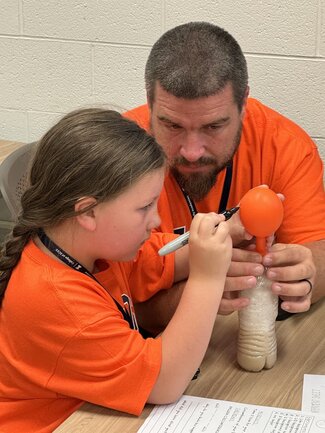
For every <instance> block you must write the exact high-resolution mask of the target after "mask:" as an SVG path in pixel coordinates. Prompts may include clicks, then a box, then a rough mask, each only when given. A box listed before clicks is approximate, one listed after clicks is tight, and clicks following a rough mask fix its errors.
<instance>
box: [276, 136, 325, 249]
mask: <svg viewBox="0 0 325 433" xmlns="http://www.w3.org/2000/svg"><path fill="white" fill-rule="evenodd" d="M293 142H294V143H293V145H292V146H290V148H291V149H292V148H294V149H295V153H293V152H292V151H291V152H289V146H288V150H287V149H286V147H285V146H284V147H283V148H282V158H281V159H282V164H281V167H282V168H281V171H279V177H278V179H279V189H278V190H277V191H276V192H281V193H283V194H284V196H285V200H284V219H283V223H282V225H281V227H280V228H279V230H278V232H277V241H278V242H283V243H299V244H302V243H305V242H312V241H316V240H320V239H324V238H325V193H324V185H323V164H322V160H321V159H320V156H319V153H318V151H317V147H316V145H315V144H314V143H313V142H312V140H311V139H310V138H309V137H308V136H307V135H306V136H302V135H300V136H297V137H295V138H294V139H293Z"/></svg>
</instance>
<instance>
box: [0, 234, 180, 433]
mask: <svg viewBox="0 0 325 433" xmlns="http://www.w3.org/2000/svg"><path fill="white" fill-rule="evenodd" d="M169 238H170V237H169V236H166V239H161V242H162V243H161V244H160V245H157V246H156V247H155V249H157V248H159V247H160V246H162V245H163V244H164V242H167V241H168V240H169ZM134 263H135V262H126V263H109V262H98V268H99V269H100V271H99V272H98V273H96V278H97V280H98V281H99V282H100V283H101V284H102V285H101V284H99V283H97V282H96V281H94V280H93V279H92V278H90V277H88V276H87V275H84V274H82V273H80V272H78V271H76V270H73V269H71V268H69V267H68V266H66V265H65V264H63V263H61V262H58V261H56V260H54V259H53V258H52V257H49V256H48V255H46V254H45V253H44V252H42V251H41V250H40V249H39V248H38V247H37V246H36V245H35V244H34V242H32V241H30V242H29V243H28V244H27V246H26V247H25V249H24V251H23V253H22V257H21V259H20V261H19V263H18V265H17V266H16V267H15V268H14V270H13V273H12V276H11V278H10V281H9V284H8V287H7V290H6V293H5V297H4V300H3V304H2V307H1V309H0V366H1V369H0V370H1V373H0V431H1V433H16V432H17V433H21V432H33V433H49V432H52V431H53V430H54V429H55V428H56V427H57V426H58V425H59V424H61V423H62V422H63V421H64V419H65V418H67V417H68V416H69V415H70V414H71V413H72V412H73V411H75V410H76V409H77V408H78V407H79V406H80V405H81V404H82V403H83V402H84V401H89V402H92V403H95V404H98V405H102V406H106V407H109V408H112V409H116V410H119V411H123V412H128V413H131V414H136V415H139V414H140V413H141V411H142V409H143V406H144V404H145V403H146V401H147V398H148V396H149V394H150V392H151V390H152V388H153V386H154V384H155V382H156V380H157V376H158V374H159V370H160V365H161V357H162V354H161V339H160V338H156V339H153V338H147V339H144V338H143V337H142V336H141V335H140V333H139V332H138V331H136V330H133V329H131V328H130V327H129V324H128V323H127V322H126V320H124V319H123V316H122V314H121V312H120V311H119V310H118V308H117V306H116V304H115V302H114V300H113V299H112V296H113V297H114V299H115V300H116V301H118V302H119V303H120V305H122V306H124V307H125V308H126V309H127V310H128V311H130V312H132V310H133V306H132V296H133V294H136V296H137V298H139V299H142V300H145V299H147V298H148V297H150V296H151V295H152V294H153V293H156V292H157V291H158V290H159V289H160V288H161V287H170V286H171V285H172V283H173V278H174V261H173V258H172V257H171V256H170V257H169V258H168V257H166V258H164V259H162V258H161V257H159V256H158V255H157V254H153V253H152V251H150V248H149V249H148V250H147V251H143V252H141V254H140V256H139V257H138V260H137V267H136V269H135V268H134ZM108 266H109V269H110V270H111V272H107V267H108ZM139 270H140V272H139ZM112 275H114V277H112ZM111 278H114V283H113V284H112V286H111V281H110V279H111ZM105 288H107V290H109V291H110V294H111V295H112V296H111V295H110V294H109V293H108V292H107V291H106V290H105Z"/></svg>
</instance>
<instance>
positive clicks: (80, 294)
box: [0, 109, 232, 433]
mask: <svg viewBox="0 0 325 433" xmlns="http://www.w3.org/2000/svg"><path fill="white" fill-rule="evenodd" d="M164 172H165V157H164V154H163V152H162V150H161V148H160V147H159V146H158V144H157V143H156V142H155V140H154V139H153V138H152V137H150V136H149V135H147V133H146V132H145V131H144V130H142V129H141V128H140V127H138V126H137V125H136V124H135V123H133V122H131V121H129V120H127V119H125V118H123V117H122V116H121V115H120V114H118V113H117V112H114V111H110V110H103V109H83V110H78V111H75V112H72V113H70V114H68V115H66V116H65V117H64V118H63V119H62V120H61V121H59V122H58V123H57V125H55V126H54V127H53V128H51V129H50V131H49V132H48V133H47V134H45V136H44V137H43V138H42V139H41V141H40V142H39V145H38V146H37V151H36V155H35V157H34V160H33V164H32V167H31V172H30V186H29V188H28V189H27V190H26V192H25V193H24V195H23V197H22V200H21V202H22V203H21V204H22V210H21V214H20V216H19V219H18V222H17V224H16V225H15V227H14V228H13V231H12V234H11V235H10V237H9V238H8V240H7V241H6V243H5V244H4V247H3V250H2V256H1V259H0V271H1V276H0V294H1V299H2V306H1V309H0V365H1V379H0V380H1V382H0V430H1V432H3V433H4V432H6V433H7V432H10V433H12V432H22V431H25V432H34V433H45V432H51V431H53V429H55V428H56V427H57V426H58V425H59V424H60V423H62V422H63V421H64V419H65V418H67V417H68V416H69V415H70V414H71V413H72V412H73V411H75V410H76V409H77V408H78V407H79V406H80V405H81V404H82V403H83V402H84V401H89V402H92V403H95V404H99V405H103V406H106V407H109V408H113V409H116V410H120V411H125V412H128V413H131V414H136V415H139V414H140V413H141V411H142V409H143V407H144V405H145V403H147V402H148V403H154V404H165V403H170V402H173V401H175V400H176V399H178V398H179V397H180V396H181V395H182V393H183V392H184V390H185V388H186V386H187V385H188V383H189V382H190V380H191V378H192V377H193V375H194V373H195V371H196V369H197V368H198V366H199V365H200V363H201V361H202V358H203V356H204V354H205V351H206V349H207V345H208V342H209V339H210V336H211V332H212V328H213V324H214V320H215V316H216V314H217V311H218V306H219V303H220V299H221V296H222V292H223V287H224V282H225V277H226V273H227V270H228V267H229V264H230V258H231V248H232V242H231V238H230V236H229V233H228V227H227V225H226V223H224V222H221V221H222V220H223V218H224V217H223V216H220V215H216V214H213V213H211V214H207V215H203V214H198V215H197V216H196V217H195V218H194V220H193V223H192V226H191V236H190V248H189V251H190V253H189V254H190V256H189V264H190V272H189V278H188V281H187V284H186V286H185V289H184V292H183V295H182V298H181V301H180V303H179V306H178V308H177V310H176V313H175V315H174V316H173V318H172V320H171V321H170V323H169V325H168V326H167V327H166V329H165V331H164V332H163V333H162V334H161V335H160V336H159V337H157V338H147V339H144V338H143V337H142V335H141V334H140V333H139V332H138V327H137V322H136V318H135V315H134V312H133V306H132V294H133V293H134V295H135V296H136V297H137V298H138V299H139V298H140V299H143V300H145V299H148V298H149V297H150V296H152V294H153V293H155V292H157V291H158V290H159V289H160V288H162V287H170V286H172V284H173V283H174V282H175V281H178V280H181V279H183V278H184V277H186V276H187V275H188V269H187V266H186V265H185V263H186V262H187V260H185V258H184V255H185V253H184V251H183V250H184V249H183V250H178V251H177V252H176V254H170V255H168V256H165V257H164V258H161V257H159V256H158V254H157V253H156V251H154V252H153V251H152V250H150V251H149V250H148V249H147V248H143V249H142V250H141V253H140V254H139V255H138V257H137V262H136V266H135V261H134V259H135V257H136V255H137V251H138V249H139V248H140V247H141V245H142V244H143V243H144V242H145V241H146V239H147V238H148V237H149V235H150V232H151V230H152V229H153V228H154V227H156V226H158V225H159V223H160V219H159V216H158V214H157V200H158V196H159V193H160V190H161V188H162V185H163V180H164ZM219 222H221V223H220V224H219V226H218V228H217V229H215V225H216V224H218V223H219ZM172 237H173V235H170V236H169V235H162V238H161V241H160V244H159V245H157V249H158V248H160V247H161V246H162V245H163V244H164V243H166V242H167V241H169V240H171V238H172ZM147 250H148V251H147ZM216 264H217V266H216ZM108 269H109V272H108ZM109 275H114V279H112V278H111V277H109ZM113 281H114V283H113Z"/></svg>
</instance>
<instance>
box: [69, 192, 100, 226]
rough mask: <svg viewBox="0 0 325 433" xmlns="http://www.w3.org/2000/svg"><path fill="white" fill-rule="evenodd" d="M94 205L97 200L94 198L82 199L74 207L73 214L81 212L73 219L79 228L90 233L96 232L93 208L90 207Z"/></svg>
mask: <svg viewBox="0 0 325 433" xmlns="http://www.w3.org/2000/svg"><path fill="white" fill-rule="evenodd" d="M96 204H97V200H96V199H95V198H94V197H82V198H81V199H79V200H78V201H77V202H76V204H75V205H74V210H75V212H82V211H83V212H82V213H80V214H79V215H77V216H76V217H75V218H76V220H77V222H78V223H79V224H80V226H81V227H83V228H84V229H86V230H89V231H92V232H93V231H94V230H96V218H95V212H94V207H92V206H94V205H96ZM89 208H90V209H89ZM86 209H88V210H86Z"/></svg>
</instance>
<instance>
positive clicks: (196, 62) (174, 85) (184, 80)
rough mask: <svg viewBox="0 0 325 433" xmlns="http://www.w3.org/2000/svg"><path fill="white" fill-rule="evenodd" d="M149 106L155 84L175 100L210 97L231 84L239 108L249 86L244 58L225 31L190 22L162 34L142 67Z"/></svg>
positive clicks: (210, 25)
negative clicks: (174, 97) (144, 66)
mask: <svg viewBox="0 0 325 433" xmlns="http://www.w3.org/2000/svg"><path fill="white" fill-rule="evenodd" d="M145 82H146V90H147V97H148V102H149V105H150V106H152V104H153V102H154V100H155V86H156V83H157V82H159V84H160V85H161V86H162V88H163V89H164V90H165V91H166V92H168V93H171V94H172V95H174V96H176V97H177V98H185V99H196V98H201V97H206V96H211V95H214V94H216V93H218V92H219V91H220V90H222V89H223V88H224V87H225V85H226V84H227V83H231V84H232V88H233V94H234V100H235V102H236V104H237V105H238V108H239V109H241V108H242V105H243V102H244V98H245V92H246V88H247V84H248V72H247V64H246V59H245V56H244V54H243V52H242V50H241V48H240V46H239V44H238V43H237V41H236V40H235V39H234V38H233V37H232V36H231V35H230V34H229V33H228V32H226V31H225V30H224V29H222V28H220V27H218V26H216V25H214V24H210V23H206V22H190V23H187V24H182V25H180V26H177V27H175V28H173V29H171V30H169V31H167V32H166V33H164V34H163V35H162V36H161V37H160V38H159V39H158V41H157V42H156V43H155V44H154V45H153V47H152V49H151V52H150V54H149V57H148V60H147V64H146V68H145Z"/></svg>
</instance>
